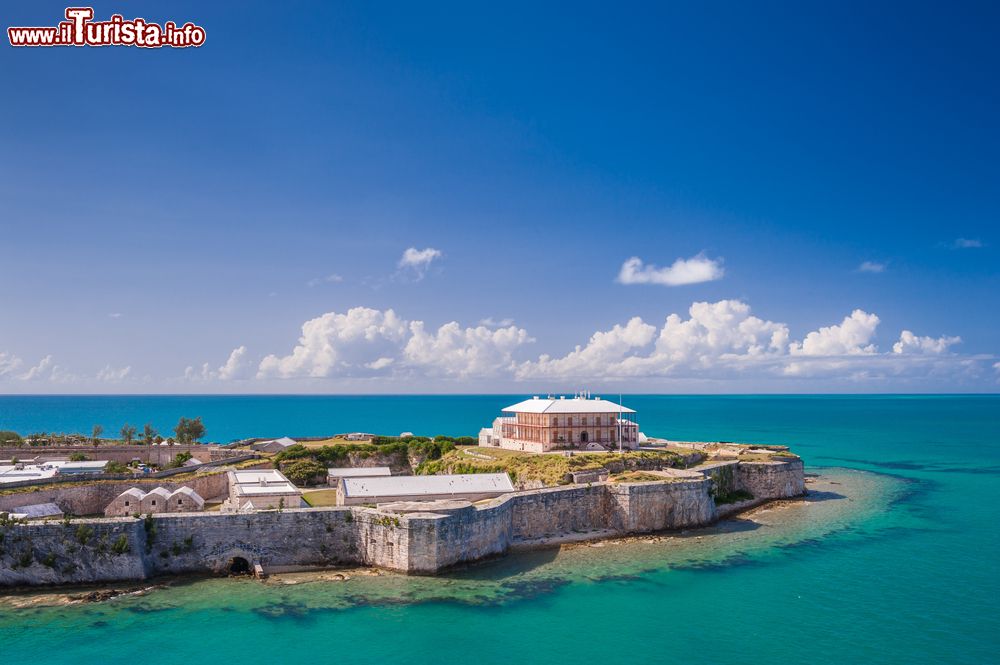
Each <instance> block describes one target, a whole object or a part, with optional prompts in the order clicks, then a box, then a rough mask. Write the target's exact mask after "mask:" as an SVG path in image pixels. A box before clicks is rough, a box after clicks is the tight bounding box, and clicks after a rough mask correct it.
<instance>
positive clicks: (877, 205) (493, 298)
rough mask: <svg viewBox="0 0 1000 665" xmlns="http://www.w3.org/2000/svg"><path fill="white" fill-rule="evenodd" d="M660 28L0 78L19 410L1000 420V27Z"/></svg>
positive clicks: (1, 344) (264, 18) (253, 53)
mask: <svg viewBox="0 0 1000 665" xmlns="http://www.w3.org/2000/svg"><path fill="white" fill-rule="evenodd" d="M660 4H661V3H651V4H649V5H645V4H630V5H616V6H615V7H613V8H612V7H610V6H608V5H598V4H593V5H579V6H576V7H575V8H574V9H573V11H571V12H570V11H567V10H566V9H565V8H563V7H559V6H557V5H549V6H540V5H539V4H538V3H525V4H518V5H513V4H503V5H492V6H482V5H479V6H475V7H474V6H471V5H470V4H469V3H440V4H434V5H433V6H427V5H423V4H421V5H414V4H412V3H409V4H398V5H386V4H377V5H376V4H372V3H353V4H345V3H307V2H298V3H258V2H243V3H238V4H237V3H183V2H177V3H171V4H170V5H169V8H167V7H166V6H164V5H163V4H162V3H149V2H135V1H132V2H127V3H124V2H120V3H96V4H95V5H94V9H95V15H96V17H97V18H99V19H105V18H107V17H108V16H109V15H110V14H112V13H115V12H120V13H122V14H124V15H125V17H126V18H132V17H134V16H142V17H144V18H146V19H147V20H149V21H154V22H161V23H162V22H164V21H167V20H174V21H177V22H178V23H181V22H184V21H188V20H190V21H193V22H195V23H197V24H199V25H201V26H204V27H205V29H206V31H207V41H206V44H205V45H204V46H203V47H201V48H198V49H186V50H169V49H155V50H145V49H135V48H123V47H117V48H50V49H15V48H12V47H10V46H7V45H5V46H4V47H3V48H0V58H2V60H0V85H2V89H3V90H4V99H5V103H4V104H3V105H0V120H2V122H0V145H2V146H3V151H2V155H3V156H2V161H0V169H2V170H0V176H2V177H0V201H2V208H0V232H2V241H3V247H4V250H5V251H4V252H3V254H4V260H3V261H2V262H0V304H2V309H3V313H4V316H3V321H4V323H3V325H2V326H0V391H2V392H12V393H21V392H31V393H47V392H115V393H117V392H144V393H145V392H356V391H361V392H411V391H412V392H438V391H444V392H449V391H456V392H464V391H489V392H511V391H514V392H520V391H524V392H531V391H538V390H541V391H561V390H572V389H574V388H590V389H593V390H609V389H616V390H617V389H623V390H625V391H626V392H756V391H767V392H826V391H832V392H843V391H846V392H879V391H904V392H905V391H996V390H997V386H998V382H997V379H998V376H1000V366H995V365H996V363H998V361H1000V356H997V354H998V353H1000V335H998V333H997V328H998V325H997V324H998V322H1000V321H998V319H1000V316H998V313H997V312H998V311H1000V295H998V294H1000V271H998V257H997V245H998V243H1000V238H998V236H997V229H998V228H1000V224H998V219H1000V199H998V197H997V191H998V185H1000V182H998V181H1000V160H998V159H997V154H998V153H1000V120H998V117H1000V114H998V113H997V108H998V102H1000V99H998V97H1000V92H998V88H997V85H996V81H997V80H1000V71H998V70H1000V46H998V44H997V41H996V38H995V36H996V30H997V27H998V19H1000V9H998V8H997V7H996V6H995V5H991V4H988V3H978V4H977V3H961V6H950V7H944V6H942V5H940V4H936V5H932V4H920V3H899V4H893V3H877V5H878V6H873V5H872V3H836V6H820V5H819V4H818V3H806V4H803V3H753V6H750V4H749V3H714V4H711V5H703V6H697V7H694V6H692V7H673V8H669V7H662V6H660ZM806 5H809V6H806ZM64 7H65V5H58V4H54V3H49V2H33V3H16V4H15V3H5V4H4V6H3V11H2V14H0V15H2V16H3V19H4V24H5V25H4V27H7V26H11V25H15V26H17V25H55V24H56V23H57V22H58V20H60V18H61V16H62V11H63V9H64ZM408 249H412V250H413V251H412V252H411V253H410V254H409V255H404V252H406V250H408ZM404 256H409V260H408V261H406V260H404ZM633 257H635V258H637V259H638V260H639V263H635V262H632V263H628V264H627V262H628V261H629V260H630V259H632V258H633ZM678 260H681V261H682V263H680V264H676V265H675V262H676V261H678ZM623 266H631V268H630V269H628V270H626V271H624V272H623ZM671 266H673V267H674V268H676V269H675V270H671V269H670V268H671ZM678 282H681V283H678ZM696 303H704V304H703V305H696ZM389 310H391V312H390V311H389ZM671 314H675V315H677V318H676V319H675V320H673V323H670V322H669V321H668V319H667V317H668V316H669V315H671ZM636 317H638V318H636ZM452 322H454V324H452ZM630 322H631V323H630ZM616 326H617V327H616ZM904 330H905V331H909V332H910V333H911V334H910V336H909V337H905V336H904V337H905V338H904V337H901V335H902V334H903V331H904ZM595 335H596V336H595ZM810 335H812V336H810ZM956 338H958V339H956ZM897 345H898V346H899V348H898V351H897V350H896V348H895V347H896V346H897ZM577 346H579V347H580V348H579V349H578V350H576V351H574V349H575V348H576V347H577ZM543 356H545V357H543Z"/></svg>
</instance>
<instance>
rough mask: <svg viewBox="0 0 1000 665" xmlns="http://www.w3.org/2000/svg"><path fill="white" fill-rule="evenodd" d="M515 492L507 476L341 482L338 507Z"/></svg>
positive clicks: (499, 474) (455, 476) (479, 498)
mask: <svg viewBox="0 0 1000 665" xmlns="http://www.w3.org/2000/svg"><path fill="white" fill-rule="evenodd" d="M513 491H514V484H513V483H512V482H511V480H510V476H508V475H507V474H506V473H463V474H453V475H440V476H390V477H384V476H382V477H366V478H340V479H339V481H338V484H337V505H338V506H356V505H359V504H369V503H370V504H375V503H382V502H389V501H435V500H439V499H465V500H466V501H479V500H481V499H491V498H493V497H497V496H500V495H501V494H507V493H508V492H513Z"/></svg>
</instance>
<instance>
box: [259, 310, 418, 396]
mask: <svg viewBox="0 0 1000 665" xmlns="http://www.w3.org/2000/svg"><path fill="white" fill-rule="evenodd" d="M407 332H408V329H407V325H406V322H405V321H403V320H402V319H401V318H399V317H398V316H397V315H396V313H395V312H394V311H393V310H391V309H387V310H385V311H384V312H383V311H380V310H377V309H370V308H368V307H354V308H352V309H350V310H348V311H347V312H346V313H344V314H339V313H337V312H327V313H326V314H323V315H322V316H319V317H316V318H315V319H310V320H309V321H306V322H305V323H303V324H302V335H301V337H299V343H298V345H296V347H295V348H294V349H292V352H291V353H290V354H288V355H285V356H277V355H269V356H267V357H265V358H264V359H263V360H262V361H261V362H260V366H259V368H258V371H257V375H258V376H259V377H279V378H290V377H302V376H308V377H314V378H318V377H326V376H335V375H348V376H353V375H358V374H362V375H363V374H367V373H370V371H371V370H373V369H382V368H384V367H387V365H385V364H379V363H378V362H377V361H378V360H379V359H380V358H386V357H391V356H393V355H394V351H396V350H397V349H398V348H399V346H400V345H401V344H402V343H403V341H404V340H405V338H406V336H407ZM373 363H375V365H376V366H375V367H373V366H372V364H373Z"/></svg>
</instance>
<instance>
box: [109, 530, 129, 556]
mask: <svg viewBox="0 0 1000 665" xmlns="http://www.w3.org/2000/svg"><path fill="white" fill-rule="evenodd" d="M130 549H131V548H130V547H129V544H128V538H126V537H125V534H124V533H123V534H122V535H120V536H118V540H116V541H115V542H114V544H113V545H112V546H111V551H112V552H114V553H115V554H126V553H127V552H128V551H129V550H130Z"/></svg>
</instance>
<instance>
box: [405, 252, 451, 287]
mask: <svg viewBox="0 0 1000 665" xmlns="http://www.w3.org/2000/svg"><path fill="white" fill-rule="evenodd" d="M441 256H442V254H441V250H439V249H434V248H433V247H425V248H424V249H417V248H416V247H408V248H407V249H406V251H404V252H403V256H402V257H401V258H400V259H399V269H400V270H402V271H406V272H407V273H409V274H411V275H412V276H413V277H414V278H415V279H417V280H421V279H423V278H424V275H425V274H426V273H427V269H428V268H430V266H431V263H433V262H434V261H436V260H437V259H440V258H441Z"/></svg>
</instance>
